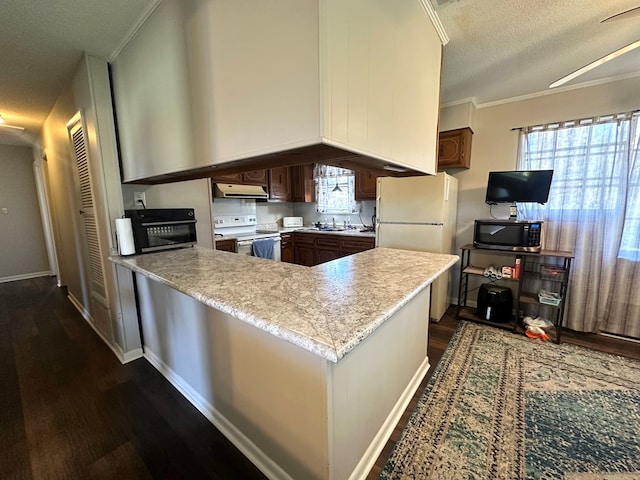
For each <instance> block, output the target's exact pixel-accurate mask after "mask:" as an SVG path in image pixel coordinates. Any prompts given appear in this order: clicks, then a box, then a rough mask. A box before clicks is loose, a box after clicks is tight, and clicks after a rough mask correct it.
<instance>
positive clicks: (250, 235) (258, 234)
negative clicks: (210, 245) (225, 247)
mask: <svg viewBox="0 0 640 480" xmlns="http://www.w3.org/2000/svg"><path fill="white" fill-rule="evenodd" d="M213 229H214V232H215V235H216V238H235V239H236V241H237V246H238V253H239V254H240V255H253V250H252V247H253V241H254V240H259V239H263V238H272V239H273V260H276V261H278V262H279V261H280V233H279V232H278V225H277V224H275V223H267V224H261V225H258V222H257V219H256V216H255V215H254V214H251V213H243V214H240V215H214V217H213Z"/></svg>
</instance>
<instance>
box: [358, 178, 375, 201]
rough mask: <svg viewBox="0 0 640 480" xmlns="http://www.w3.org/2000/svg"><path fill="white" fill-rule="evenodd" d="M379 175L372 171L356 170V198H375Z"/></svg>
mask: <svg viewBox="0 0 640 480" xmlns="http://www.w3.org/2000/svg"><path fill="white" fill-rule="evenodd" d="M377 180H378V177H377V176H376V175H374V174H373V173H371V172H368V171H363V170H356V192H355V193H356V195H355V196H356V200H357V201H362V200H375V199H376V188H377Z"/></svg>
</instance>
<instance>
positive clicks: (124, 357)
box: [67, 293, 144, 364]
mask: <svg viewBox="0 0 640 480" xmlns="http://www.w3.org/2000/svg"><path fill="white" fill-rule="evenodd" d="M67 298H68V299H69V301H70V302H71V303H72V304H73V306H74V307H76V310H78V312H79V313H80V315H82V318H84V319H85V321H86V322H87V323H88V324H89V326H90V327H91V328H92V329H93V331H94V332H96V334H97V335H98V336H99V337H100V339H101V340H102V341H103V342H104V343H105V344H106V345H107V346H108V347H109V348H110V349H111V351H112V352H113V353H114V354H115V356H116V357H118V360H120V363H122V364H124V363H128V362H131V361H133V360H136V359H138V358H141V357H143V356H144V352H143V351H142V348H136V349H135V350H131V351H130V352H124V351H123V350H122V349H121V348H120V345H118V344H117V343H113V342H111V341H109V340H108V339H107V338H106V337H105V336H104V335H103V334H102V332H100V330H98V329H97V328H96V326H95V325H94V321H93V318H91V314H90V313H89V311H88V310H87V309H86V308H84V306H83V305H82V304H81V303H80V302H79V301H78V299H77V298H76V297H74V296H73V294H71V293H69V294H67Z"/></svg>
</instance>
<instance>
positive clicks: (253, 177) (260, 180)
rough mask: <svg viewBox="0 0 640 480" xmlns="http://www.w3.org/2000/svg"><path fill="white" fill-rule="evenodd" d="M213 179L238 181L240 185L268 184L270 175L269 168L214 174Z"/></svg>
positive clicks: (216, 180) (217, 180) (215, 180)
mask: <svg viewBox="0 0 640 480" xmlns="http://www.w3.org/2000/svg"><path fill="white" fill-rule="evenodd" d="M213 181H214V182H217V183H236V184H240V185H267V184H268V183H269V177H268V174H267V169H265V168H263V169H261V170H251V171H248V172H243V173H230V174H227V175H214V176H213Z"/></svg>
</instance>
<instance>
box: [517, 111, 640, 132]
mask: <svg viewBox="0 0 640 480" xmlns="http://www.w3.org/2000/svg"><path fill="white" fill-rule="evenodd" d="M638 114H640V110H630V111H629V112H622V113H611V114H607V115H598V116H596V117H586V118H580V119H578V120H564V121H561V122H549V123H543V124H540V125H529V126H528V127H513V128H512V129H511V131H512V132H513V131H515V130H522V129H523V128H531V127H537V126H542V125H550V124H561V123H567V122H581V121H583V120H588V119H590V118H602V117H616V116H618V115H631V116H633V115H638Z"/></svg>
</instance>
